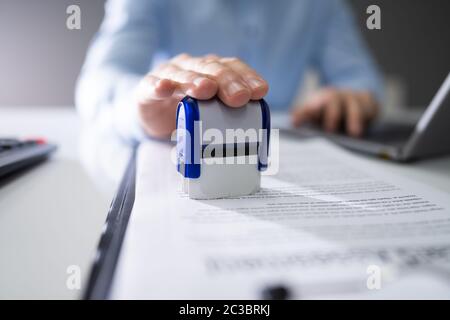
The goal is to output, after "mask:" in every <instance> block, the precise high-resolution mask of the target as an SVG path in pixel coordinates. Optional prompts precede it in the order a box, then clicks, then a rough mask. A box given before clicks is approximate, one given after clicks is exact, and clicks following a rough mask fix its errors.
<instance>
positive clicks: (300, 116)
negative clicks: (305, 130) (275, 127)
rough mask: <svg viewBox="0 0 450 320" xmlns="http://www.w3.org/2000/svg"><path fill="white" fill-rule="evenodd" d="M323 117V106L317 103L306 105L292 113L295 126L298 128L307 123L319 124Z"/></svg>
mask: <svg viewBox="0 0 450 320" xmlns="http://www.w3.org/2000/svg"><path fill="white" fill-rule="evenodd" d="M321 116H322V105H321V104H316V103H307V104H304V105H303V106H302V107H301V108H296V109H295V110H294V112H293V113H292V122H293V125H294V126H296V127H298V126H301V125H302V124H304V123H306V122H314V123H317V122H319V120H320V118H321Z"/></svg>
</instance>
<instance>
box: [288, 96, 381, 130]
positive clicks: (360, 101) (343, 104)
mask: <svg viewBox="0 0 450 320" xmlns="http://www.w3.org/2000/svg"><path fill="white" fill-rule="evenodd" d="M377 111H378V105H377V104H376V103H375V101H374V99H373V98H372V96H371V95H370V94H369V93H367V92H352V91H344V90H335V89H324V90H321V91H319V92H318V93H317V94H316V95H314V96H313V97H311V98H310V99H308V100H307V101H306V103H305V104H304V105H303V106H302V107H301V108H297V109H295V110H294V112H293V114H292V118H293V123H294V125H296V126H299V125H301V124H302V123H304V122H315V123H316V124H321V125H322V127H323V128H324V130H326V131H328V132H336V131H338V130H339V129H340V127H341V124H342V123H343V122H344V123H345V131H346V133H347V134H349V135H351V136H354V137H358V136H361V135H362V133H363V132H364V129H365V126H366V125H367V123H368V121H370V120H372V119H373V118H374V117H375V116H376V114H377Z"/></svg>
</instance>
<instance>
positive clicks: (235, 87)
mask: <svg viewBox="0 0 450 320" xmlns="http://www.w3.org/2000/svg"><path fill="white" fill-rule="evenodd" d="M242 90H245V87H244V86H243V85H241V84H240V83H238V82H230V84H229V85H228V87H227V93H228V95H230V96H233V95H235V94H236V93H238V92H239V91H242Z"/></svg>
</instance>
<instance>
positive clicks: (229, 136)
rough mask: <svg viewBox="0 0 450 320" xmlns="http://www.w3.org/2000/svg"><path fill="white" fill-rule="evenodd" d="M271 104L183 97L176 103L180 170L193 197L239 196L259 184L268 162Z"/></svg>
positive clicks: (249, 191) (190, 195) (184, 188)
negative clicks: (229, 103) (230, 103)
mask: <svg viewBox="0 0 450 320" xmlns="http://www.w3.org/2000/svg"><path fill="white" fill-rule="evenodd" d="M269 138H270V110H269V106H268V105H267V103H266V102H265V101H264V100H263V99H261V100H258V101H250V102H249V103H248V104H247V105H245V106H243V107H241V108H232V107H227V106H225V105H224V104H223V103H222V102H221V101H220V100H219V99H211V100H196V99H194V98H192V97H189V96H188V97H185V98H184V99H183V100H182V101H181V102H180V103H179V104H178V109H177V170H178V172H179V173H180V174H181V175H182V188H183V190H184V191H185V192H186V193H187V194H188V195H189V197H190V198H191V199H217V198H226V197H239V196H244V195H249V194H252V193H255V192H257V191H258V190H259V188H260V183H261V171H264V170H265V169H266V168H267V164H268V153H269Z"/></svg>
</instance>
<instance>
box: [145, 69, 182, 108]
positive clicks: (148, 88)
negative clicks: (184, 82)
mask: <svg viewBox="0 0 450 320" xmlns="http://www.w3.org/2000/svg"><path fill="white" fill-rule="evenodd" d="M178 86H179V84H178V83H176V82H174V81H171V80H167V79H160V78H158V77H156V76H153V75H147V76H145V77H144V78H143V79H142V80H141V82H140V83H139V85H138V87H137V90H136V96H137V100H138V102H139V103H149V102H151V101H153V100H163V99H167V98H169V97H171V96H172V94H173V93H174V91H175V90H176V89H177V87H178Z"/></svg>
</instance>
